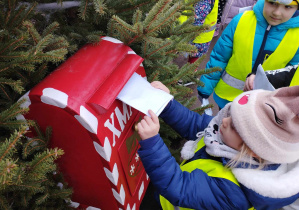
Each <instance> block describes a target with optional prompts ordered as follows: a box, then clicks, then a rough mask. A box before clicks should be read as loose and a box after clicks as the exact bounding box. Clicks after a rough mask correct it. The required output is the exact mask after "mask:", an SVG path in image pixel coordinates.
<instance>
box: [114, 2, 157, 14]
mask: <svg viewBox="0 0 299 210" xmlns="http://www.w3.org/2000/svg"><path fill="white" fill-rule="evenodd" d="M151 2H152V1H147V2H143V3H141V4H138V5H135V6H134V7H130V8H126V9H123V10H120V11H117V12H116V13H123V12H127V11H130V10H135V9H136V8H140V7H142V6H144V5H146V4H149V3H151Z"/></svg>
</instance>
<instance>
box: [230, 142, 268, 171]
mask: <svg viewBox="0 0 299 210" xmlns="http://www.w3.org/2000/svg"><path fill="white" fill-rule="evenodd" d="M243 157H248V158H249V160H250V162H249V163H248V164H249V167H250V168H251V166H252V165H253V160H254V159H255V160H256V162H258V167H257V168H256V169H262V168H264V167H265V165H266V161H265V160H264V159H262V158H261V157H258V156H257V155H255V154H254V152H253V151H252V150H251V149H250V148H249V147H248V146H247V145H246V144H245V143H244V142H243V144H242V146H241V149H240V151H239V153H238V154H237V155H236V156H235V157H234V158H232V159H231V160H230V161H229V162H228V163H227V164H226V166H225V167H227V168H230V169H233V168H235V167H236V166H237V165H239V164H244V165H245V164H246V163H245V162H244V161H242V159H243ZM254 165H256V163H255V164H254Z"/></svg>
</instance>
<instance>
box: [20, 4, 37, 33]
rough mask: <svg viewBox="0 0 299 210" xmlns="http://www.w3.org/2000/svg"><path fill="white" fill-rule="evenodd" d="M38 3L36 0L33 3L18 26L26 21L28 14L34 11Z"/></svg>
mask: <svg viewBox="0 0 299 210" xmlns="http://www.w3.org/2000/svg"><path fill="white" fill-rule="evenodd" d="M36 5H37V3H36V2H35V3H33V4H32V6H31V8H30V9H28V11H27V13H26V14H25V15H24V16H23V20H21V21H20V24H19V25H18V26H17V27H16V28H19V27H20V26H21V25H22V24H23V22H25V20H26V19H27V17H28V15H29V14H30V13H31V12H32V10H33V9H34V8H35V7H36ZM15 19H16V17H15Z"/></svg>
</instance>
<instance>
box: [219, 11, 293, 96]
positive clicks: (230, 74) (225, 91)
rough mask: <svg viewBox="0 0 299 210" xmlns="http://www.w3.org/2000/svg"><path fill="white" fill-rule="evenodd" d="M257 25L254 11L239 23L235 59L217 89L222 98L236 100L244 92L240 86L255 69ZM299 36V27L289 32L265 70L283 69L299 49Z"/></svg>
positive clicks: (244, 16)
mask: <svg viewBox="0 0 299 210" xmlns="http://www.w3.org/2000/svg"><path fill="white" fill-rule="evenodd" d="M256 23H257V20H256V17H255V14H254V12H253V11H246V12H244V14H243V15H242V17H241V18H240V20H239V23H238V25H237V28H236V31H235V34H234V40H233V51H232V56H231V58H230V59H229V61H228V64H227V66H226V69H225V72H226V73H224V74H223V76H224V78H221V79H220V80H219V82H218V84H217V85H216V87H215V93H216V94H217V95H218V96H219V97H220V98H223V99H226V100H228V101H233V100H234V98H235V97H236V96H238V95H239V94H241V93H242V92H243V88H240V87H241V85H242V84H243V85H244V82H245V80H246V76H247V75H248V74H249V73H251V70H252V54H253V43H254V37H255V29H256ZM298 37H299V28H292V29H289V30H288V31H287V32H286V34H285V36H284V37H283V39H282V40H281V42H280V43H279V45H278V46H277V48H276V50H275V51H274V52H273V53H272V54H271V55H270V56H269V57H268V58H267V60H266V61H265V62H264V63H263V64H262V66H263V68H264V70H265V71H268V70H275V69H280V68H284V67H285V66H286V65H287V64H288V63H289V62H290V61H291V60H292V58H293V57H294V56H295V54H296V52H297V50H298V48H299V39H298ZM226 74H227V75H226ZM298 76H299V75H298ZM227 79H229V80H227ZM297 84H298V83H297Z"/></svg>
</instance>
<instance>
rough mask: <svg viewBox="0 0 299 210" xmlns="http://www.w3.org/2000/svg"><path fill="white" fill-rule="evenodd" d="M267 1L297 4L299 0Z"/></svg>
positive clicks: (270, 0)
mask: <svg viewBox="0 0 299 210" xmlns="http://www.w3.org/2000/svg"><path fill="white" fill-rule="evenodd" d="M267 1H269V2H276V3H279V4H284V5H298V4H299V1H298V0H267Z"/></svg>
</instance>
